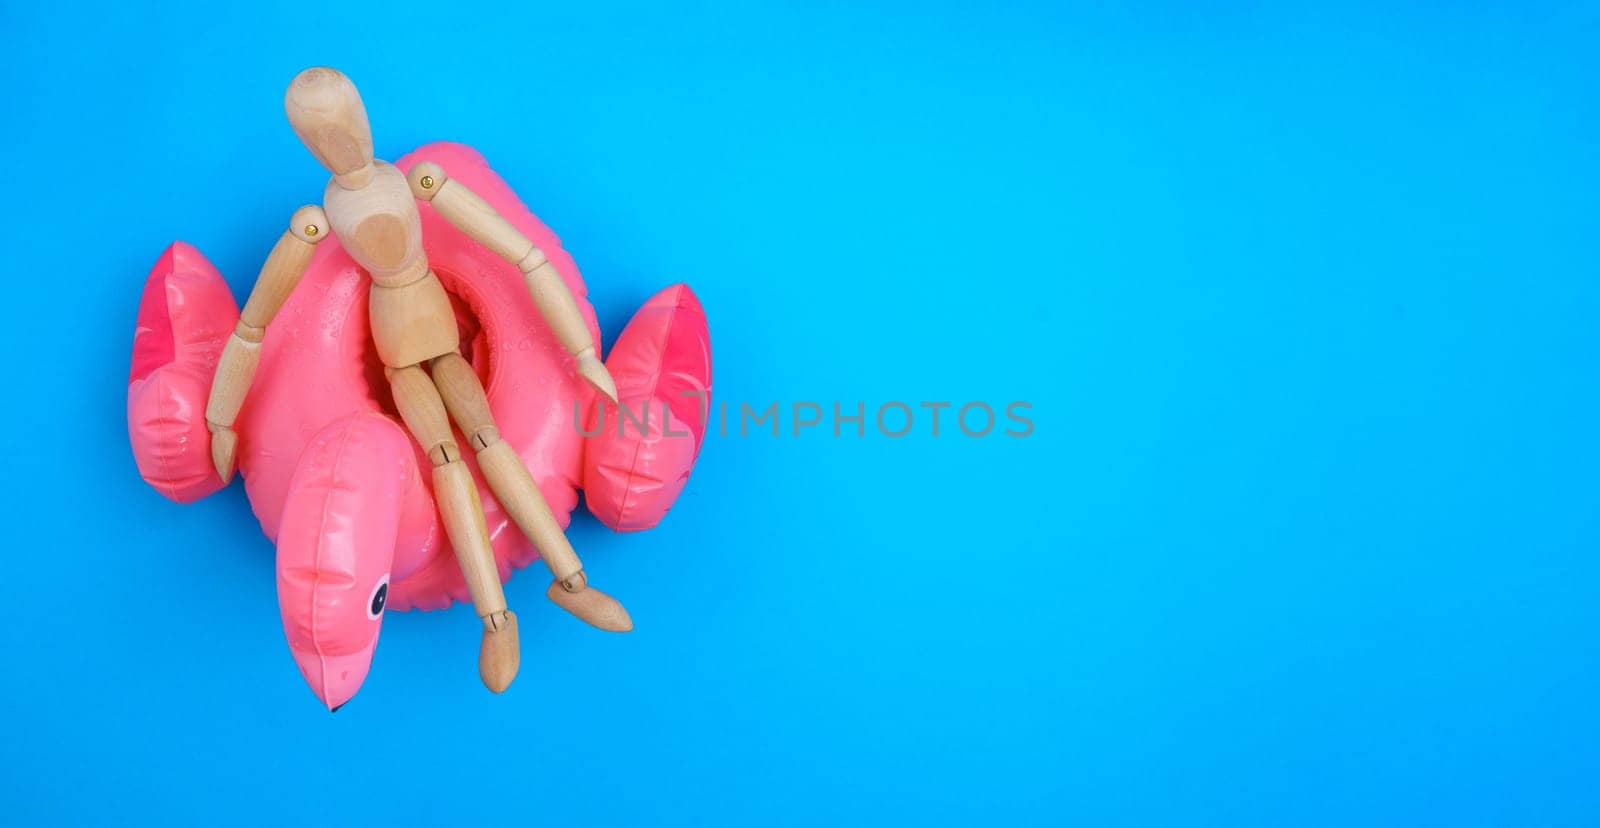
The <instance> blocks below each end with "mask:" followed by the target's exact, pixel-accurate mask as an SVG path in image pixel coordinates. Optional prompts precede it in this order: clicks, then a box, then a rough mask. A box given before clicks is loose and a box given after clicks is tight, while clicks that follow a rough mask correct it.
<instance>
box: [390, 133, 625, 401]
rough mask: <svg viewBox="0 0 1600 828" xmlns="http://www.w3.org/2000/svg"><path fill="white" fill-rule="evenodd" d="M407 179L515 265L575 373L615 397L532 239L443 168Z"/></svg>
mask: <svg viewBox="0 0 1600 828" xmlns="http://www.w3.org/2000/svg"><path fill="white" fill-rule="evenodd" d="M406 180H407V181H408V182H410V184H411V194H412V195H414V196H416V197H417V198H418V199H419V200H421V201H426V202H428V203H430V204H432V205H433V209H435V210H437V211H438V213H439V215H441V216H443V217H444V219H445V221H448V222H450V224H451V225H453V226H454V227H455V228H456V229H458V230H460V231H461V232H463V233H466V234H467V235H468V236H470V237H471V238H472V240H473V241H476V242H477V243H479V244H481V245H483V246H484V247H487V248H489V249H490V250H492V251H494V253H495V255H497V256H499V257H500V258H502V259H505V260H506V261H508V262H510V263H512V264H514V265H516V266H517V269H518V270H521V271H522V278H523V280H524V281H525V282H526V283H527V285H528V292H529V293H531V294H533V303H534V305H536V306H537V307H538V308H539V315H540V316H543V317H544V320H545V322H546V323H548V324H549V325H550V328H551V329H552V330H553V331H555V334H556V339H558V340H560V342H561V347H562V348H564V349H565V350H566V352H567V353H568V354H571V355H572V357H573V359H575V360H576V361H577V363H578V374H579V375H580V376H582V377H583V378H584V379H585V380H587V381H588V382H589V384H590V385H593V386H594V387H595V389H596V390H598V391H599V392H600V393H602V394H604V395H605V396H606V397H607V398H608V399H610V400H611V401H612V402H616V399H617V387H616V384H615V383H613V382H612V380H611V374H610V372H608V371H607V370H606V366H605V363H602V362H601V361H600V356H599V354H598V353H597V352H596V349H595V343H594V338H593V337H591V336H590V335H589V327H588V326H587V325H585V324H584V321H583V314H582V313H580V312H579V311H578V302H577V300H576V299H574V298H573V297H572V291H570V290H568V289H567V283H566V282H565V281H563V280H562V278H561V274H559V273H557V272H556V269H555V266H554V265H552V264H550V260H549V259H546V258H545V255H544V251H543V250H540V249H539V248H538V247H537V246H536V245H534V243H533V241H532V240H530V239H529V238H528V237H527V236H524V235H523V234H522V233H521V231H519V230H517V228H515V227H513V226H511V222H509V221H506V219H505V217H504V216H502V215H500V214H499V213H498V212H496V211H495V209H494V208H493V207H491V206H489V203H488V202H486V201H484V200H483V198H482V197H481V196H479V195H478V194H477V193H475V192H473V191H472V190H470V189H468V188H467V186H466V185H465V184H462V183H461V182H459V181H455V180H453V179H451V178H449V177H447V176H446V175H445V172H444V168H443V167H440V166H439V165H438V164H435V163H433V162H432V161H425V162H423V163H421V164H418V165H416V166H415V167H413V168H412V169H411V173H410V174H409V175H407V176H406Z"/></svg>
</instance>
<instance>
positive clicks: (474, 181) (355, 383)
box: [128, 143, 711, 708]
mask: <svg viewBox="0 0 1600 828" xmlns="http://www.w3.org/2000/svg"><path fill="white" fill-rule="evenodd" d="M425 160H431V161H434V162H436V163H438V164H440V165H441V166H443V167H444V169H445V171H446V172H447V173H448V174H449V175H450V176H451V177H452V178H454V179H457V180H459V181H461V182H462V183H463V184H465V185H467V186H468V187H470V188H472V189H473V190H474V191H476V192H477V193H479V194H480V195H482V196H483V197H484V199H485V200H487V201H488V202H489V203H490V204H492V205H494V207H495V208H496V209H497V210H499V211H500V212H501V213H502V214H504V215H505V216H506V218H507V219H508V220H510V221H511V223H512V224H514V225H516V226H517V227H518V229H520V230H521V231H522V232H523V233H525V234H526V235H527V236H528V237H529V238H531V239H533V241H534V243H535V244H538V245H539V246H540V247H541V248H542V249H543V250H544V251H545V253H546V254H547V255H548V256H549V258H550V261H551V262H552V263H554V265H555V267H556V269H557V271H559V272H560V273H561V275H562V277H563V278H564V279H565V280H566V281H567V284H568V286H569V287H570V288H571V290H572V293H573V295H574V296H575V297H576V298H577V301H578V306H579V308H580V309H581V310H582V312H583V314H584V316H585V318H586V319H587V320H588V322H589V327H590V329H591V332H592V333H593V334H594V336H595V340H596V341H597V342H598V341H600V337H599V331H598V329H597V328H596V325H595V321H594V311H593V309H592V308H591V307H590V305H589V303H588V301H587V299H586V298H585V295H586V290H585V287H584V284H583V280H582V278H581V277H580V276H579V273H578V268H577V265H576V264H574V263H573V261H572V257H571V256H570V255H568V254H567V253H566V251H564V250H563V249H562V248H561V243H560V240H559V239H558V238H557V237H556V236H555V234H554V233H552V232H551V231H550V230H549V228H547V227H545V226H544V224H543V223H541V222H540V221H539V220H538V219H537V218H535V217H534V216H533V214H531V213H530V212H528V210H527V208H526V207H524V206H523V205H522V203H521V202H520V201H518V200H517V198H516V196H515V195H514V194H513V193H512V192H511V190H510V189H509V188H508V187H507V186H506V185H505V183H504V182H503V181H501V180H500V178H499V177H498V176H497V175H495V173H494V172H493V171H492V170H491V169H490V168H489V166H488V165H487V163H485V162H484V160H483V158H482V157H481V156H480V155H479V154H478V153H477V152H476V151H474V150H472V149H471V148H469V147H466V146H463V145H460V144H449V143H437V144H429V145H427V146H424V147H421V148H419V149H418V150H416V151H415V152H413V153H411V154H409V155H407V156H405V157H404V158H401V159H400V161H399V162H397V166H399V167H400V168H401V169H402V170H408V169H409V168H410V167H411V166H412V165H414V164H416V163H418V162H420V161H425ZM418 206H419V208H420V211H421V215H422V225H423V239H424V246H425V248H426V250H427V254H428V259H429V262H430V264H431V265H432V267H433V269H434V271H435V272H436V273H437V274H438V276H439V278H440V280H441V281H442V282H443V283H444V285H445V287H446V289H447V290H449V291H450V292H451V294H452V297H453V298H454V299H455V301H456V306H457V307H456V309H457V317H458V320H459V321H460V323H461V331H462V352H463V353H464V354H466V355H467V358H468V359H469V360H470V361H471V362H472V364H473V366H474V367H475V368H476V370H477V371H478V373H479V376H480V377H482V378H483V379H484V385H485V388H486V389H487V392H488V396H489V404H490V407H491V409H492V410H493V412H494V415H495V419H496V421H497V424H498V425H499V426H500V430H501V436H502V437H503V438H504V439H505V440H506V441H507V442H509V443H510V444H511V446H512V447H513V448H514V449H515V450H516V451H517V453H518V454H520V455H521V456H522V458H523V460H524V461H526V462H527V464H528V467H529V469H530V470H531V471H532V473H533V475H534V478H535V480H536V481H537V482H538V484H539V488H540V490H541V491H542V492H543V494H544V496H545V498H546V500H548V501H549V503H550V506H551V509H552V510H554V512H555V513H556V515H557V517H558V518H559V519H560V520H561V522H562V525H563V526H565V525H566V524H567V523H568V522H569V521H570V514H571V512H572V509H573V508H574V507H575V506H576V505H577V493H578V488H579V486H580V484H581V485H582V486H583V488H584V489H585V493H586V495H587V498H588V502H589V504H590V507H591V510H592V511H593V512H594V513H595V515H596V516H597V517H598V518H599V519H600V520H602V521H603V522H605V523H606V524H607V525H609V526H611V527H612V528H614V529H619V530H637V529H645V528H649V527H650V526H654V525H655V524H656V523H657V522H658V521H660V519H661V518H662V516H663V515H665V513H666V511H667V509H668V508H669V507H670V506H671V504H672V502H673V501H674V500H675V499H676V498H677V496H678V493H679V492H680V491H681V490H682V487H683V484H684V481H685V480H686V479H687V478H688V475H689V471H690V469H691V468H692V466H693V464H694V460H695V457H696V455H697V454H698V451H699V447H700V443H701V440H702V438H703V435H704V430H705V417H704V413H705V412H706V411H708V410H709V403H710V396H709V391H710V383H711V359H710V337H709V332H708V330H707V326H706V319H705V314H704V313H703V311H702V310H701V307H700V303H699V301H698V299H697V298H696V297H695V295H694V293H693V292H692V291H690V290H689V288H688V287H687V286H685V285H681V284H680V285H673V286H671V287H668V288H666V289H664V290H662V291H661V292H660V293H658V294H657V295H655V296H654V297H652V298H651V299H649V300H648V301H647V302H646V303H645V305H644V307H643V308H641V309H640V310H639V312H638V313H637V314H636V315H635V317H634V318H633V320H632V321H630V322H629V323H628V325H627V327H626V328H625V329H624V330H623V332H622V334H621V335H620V336H619V337H618V339H617V342H616V344H615V346H614V347H613V348H612V349H611V353H610V354H609V355H608V358H607V360H606V365H607V367H608V368H609V369H610V371H611V373H612V376H613V377H614V378H615V380H616V383H617V388H618V395H619V397H621V402H622V403H623V404H624V405H631V406H632V410H633V411H634V412H638V411H639V410H640V408H641V406H642V405H645V404H648V407H649V408H650V410H651V416H650V418H649V420H650V422H649V426H648V427H647V428H643V429H641V428H636V427H634V424H633V423H632V422H631V421H630V422H628V423H627V424H626V427H625V428H623V429H621V430H620V432H619V430H618V429H617V427H616V420H617V419H618V417H617V412H616V411H614V410H609V411H605V412H602V411H601V410H600V409H599V408H597V407H596V398H597V395H596V394H595V393H594V392H593V391H592V390H591V389H590V388H589V387H588V386H587V385H586V384H585V383H584V382H583V381H582V380H580V379H579V378H578V377H577V376H576V375H575V373H574V372H573V369H572V362H571V359H570V357H568V356H567V355H566V354H565V352H564V351H563V350H562V349H561V347H560V346H559V344H558V343H557V342H556V341H555V338H554V336H553V335H552V334H551V332H550V330H549V328H548V326H547V325H546V324H545V323H544V321H543V319H542V318H541V317H540V316H539V314H538V311H537V309H536V308H535V307H534V305H533V302H532V299H531V298H530V296H529V294H528V290H527V287H526V286H525V285H524V283H523V280H522V276H521V273H520V272H519V271H518V270H517V268H516V267H514V266H513V265H510V264H508V263H506V262H504V261H503V260H501V259H499V258H498V257H496V256H495V255H494V254H493V253H491V252H489V251H488V250H486V249H484V248H483V247H481V246H479V245H477V244H476V243H474V242H472V241H471V240H470V239H468V238H467V237H466V236H465V235H464V234H462V233H461V232H460V231H458V230H456V229H455V228H453V227H451V226H450V225H449V224H448V223H446V222H445V221H444V220H443V219H442V218H440V217H439V216H438V215H437V214H435V212H434V211H433V209H432V207H431V206H429V205H427V204H419V205H418ZM287 212H288V211H287V210H286V215H287ZM369 284H370V281H369V279H368V278H367V276H366V274H365V273H364V272H363V271H362V270H361V269H360V268H359V267H358V266H357V265H356V264H355V263H354V262H353V261H352V260H351V259H350V257H349V255H348V254H347V253H345V251H344V250H343V249H342V248H341V247H340V246H339V244H338V239H337V238H329V239H327V240H325V241H323V242H322V243H321V244H319V245H317V249H316V253H315V255H314V256H313V257H312V260H311V264H310V265H309V267H308V268H307V271H306V273H305V276H304V277H303V278H302V280H301V282H300V285H299V286H298V287H297V288H296V290H295V292H294V293H293V294H292V295H291V296H290V297H289V299H288V301H287V302H286V303H285V304H284V306H283V309H282V310H281V311H280V312H279V314H278V316H277V317H276V318H275V319H274V320H273V322H272V324H271V326H269V328H268V329H267V334H266V338H265V340H264V341H263V343H262V355H261V363H260V368H259V369H258V371H257V374H256V377H255V382H254V384H253V385H252V387H251V391H250V394H249V396H248V397H247V399H246V400H245V404H244V407H243V409H242V410H241V412H240V416H239V419H238V421H237V422H236V424H235V428H236V430H237V431H238V432H239V454H238V456H239V470H240V474H241V476H243V478H244V481H245V491H246V493H247V494H248V496H249V498H250V504H251V508H252V509H253V511H254V512H255V515H256V518H257V519H258V520H259V521H260V523H261V528H262V530H263V531H264V532H265V533H266V535H267V537H268V538H270V539H272V540H273V541H274V542H275V543H276V544H277V549H278V595H279V608H280V610H281V613H282V616H283V624H284V630H285V633H286V635H287V637H288V640H289V647H290V651H291V653H292V654H293V656H294V659H295V662H296V664H298V665H299V667H300V670H301V672H302V674H303V675H304V676H305V678H306V681H307V682H308V683H309V684H310V685H311V688H312V690H313V691H314V692H316V694H317V696H318V698H320V699H321V700H322V701H323V702H324V703H325V704H326V705H327V706H329V707H330V708H332V707H336V706H338V705H340V704H343V703H344V702H345V701H346V700H348V699H349V698H350V697H351V696H352V695H354V693H355V692H356V690H357V689H358V688H359V687H360V685H361V682H362V680H363V679H364V678H365V676H366V674H367V667H368V665H369V664H370V662H371V659H372V652H373V648H374V647H375V646H376V645H377V640H378V630H379V627H380V625H381V623H382V610H383V608H384V606H383V605H386V606H387V607H388V608H392V609H410V608H413V607H415V608H421V609H433V608H439V607H444V606H447V605H449V604H450V603H451V601H453V600H468V595H467V589H466V585H465V582H464V581H463V579H462V576H461V572H460V570H459V568H458V567H457V565H456V562H455V556H454V552H453V551H452V550H451V548H450V545H449V541H448V540H447V539H446V538H445V535H444V532H443V528H442V526H441V524H440V522H439V518H438V512H437V509H436V508H435V506H434V502H433V499H432V495H431V493H430V491H429V487H430V483H429V474H428V473H427V472H428V468H429V465H428V461H427V458H426V456H425V455H424V454H423V453H422V452H421V450H420V449H419V448H418V447H417V446H416V444H415V442H414V441H413V440H412V439H411V438H410V436H409V434H408V433H407V432H406V430H405V428H404V426H403V425H402V424H401V423H400V422H399V418H398V417H397V416H396V415H395V414H394V410H393V402H392V400H391V398H390V394H389V390H388V385H387V382H386V381H385V380H384V377H383V366H382V364H381V363H380V362H379V360H378V357H377V354H376V352H375V351H374V349H373V346H372V342H371V339H370V337H369V335H368V323H367V291H368V287H369ZM237 319H238V310H237V306H236V305H235V303H234V300H233V297H232V295H231V294H230V292H229V290H228V287H227V285H226V284H225V283H224V282H223V281H222V278H221V276H220V275H219V274H218V273H217V271H216V269H215V268H213V267H212V266H211V264H210V263H209V262H207V261H206V260H205V258H204V257H203V256H202V255H201V254H200V253H199V251H197V250H195V249H194V248H193V247H190V246H189V245H186V244H184V243H182V242H176V243H174V244H173V245H172V247H170V248H169V249H168V250H167V251H166V252H165V253H163V254H162V256H161V258H160V259H159V260H158V261H157V262H156V265H155V267H154V268H153V269H152V270H151V272H150V276H149V280H148V282H147V283H146V286H145V292H144V296H143V298H142V300H141V303H140V308H139V321H138V327H137V330H136V333H135V337H134V348H133V360H132V369H131V371H130V377H129V385H128V432H129V439H130V441H131V443H132V446H133V452H134V457H135V459H136V461H137V463H138V466H139V472H140V474H141V476H143V478H144V479H145V480H146V481H147V482H149V483H150V485H151V486H153V487H155V488H156V490H157V491H159V492H160V493H161V494H163V495H164V496H166V497H168V498H171V499H173V500H176V501H179V502H188V501H191V500H194V499H197V498H200V497H204V496H205V495H207V494H210V493H211V492H213V491H216V490H217V489H218V488H220V487H221V480H220V479H219V478H218V477H217V474H216V472H215V471H213V470H212V469H211V460H210V442H209V441H210V436H209V434H208V432H207V431H206V427H205V419H204V417H205V401H206V397H207V395H208V393H209V391H210V386H211V375H212V372H213V370H214V368H215V366H216V361H217V357H218V355H219V354H220V352H221V349H222V345H223V343H224V341H225V340H226V338H227V336H228V335H229V334H230V333H231V332H232V330H233V327H234V324H235V322H236V321H237ZM684 391H690V392H693V393H691V394H684V393H681V392H684ZM663 406H665V407H666V409H670V411H671V412H672V417H671V421H670V423H669V422H664V420H665V418H664V417H663V416H662V415H661V412H662V411H663V410H664V409H663ZM606 408H607V409H611V408H612V407H611V406H610V405H609V404H607V406H606ZM575 418H576V419H575ZM602 420H604V421H606V425H608V426H609V427H608V428H604V429H602V430H600V431H598V432H597V431H596V430H595V425H596V424H597V423H599V422H601V421H602ZM586 433H587V434H593V436H591V437H587V438H586V437H585V436H584V434H586ZM457 439H458V441H459V442H460V443H461V444H462V445H467V441H466V440H465V439H463V438H461V437H460V436H459V434H458V437H457ZM467 462H468V464H469V465H473V466H474V474H477V470H476V467H475V462H474V459H473V457H472V456H471V455H470V454H468V455H467ZM478 481H479V487H478V488H479V493H480V497H481V499H482V502H483V506H484V511H485V513H486V517H487V522H488V527H489V534H490V537H491V540H492V542H493V546H494V550H495V557H496V560H497V561H498V562H499V564H500V575H501V578H502V579H505V578H508V577H510V574H511V571H512V570H513V569H515V568H520V567H523V566H526V565H528V564H529V563H530V562H532V561H534V560H535V559H536V558H537V551H536V550H534V549H533V548H532V546H531V544H530V543H529V542H528V541H527V539H526V538H525V537H523V535H522V533H521V532H519V531H518V530H517V528H516V526H515V525H514V524H512V523H511V522H510V519H509V518H508V517H507V515H506V514H505V512H504V510H502V509H501V508H500V505H499V502H498V501H497V500H495V498H494V495H493V493H492V492H490V491H489V489H488V487H487V486H486V485H484V484H483V482H482V477H481V476H479V477H478ZM581 551H582V550H580V554H581ZM380 586H383V587H385V589H384V592H385V596H384V598H385V600H384V601H381V602H379V606H378V607H377V609H378V611H377V612H373V609H374V597H375V595H376V593H377V591H378V589H379V587H380Z"/></svg>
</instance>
